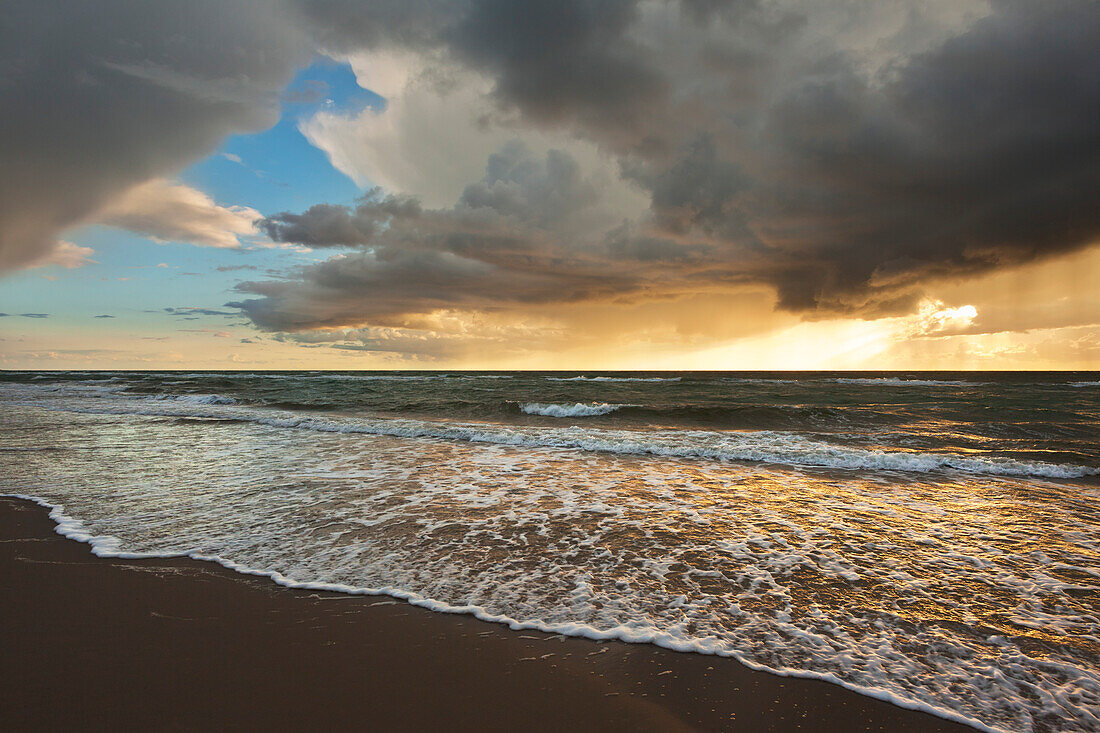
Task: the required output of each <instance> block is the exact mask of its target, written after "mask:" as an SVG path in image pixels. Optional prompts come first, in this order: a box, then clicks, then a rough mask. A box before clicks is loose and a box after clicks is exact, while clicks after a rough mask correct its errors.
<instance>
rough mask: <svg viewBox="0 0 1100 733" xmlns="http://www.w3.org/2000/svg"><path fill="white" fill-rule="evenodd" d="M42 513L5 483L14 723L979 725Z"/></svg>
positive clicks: (6, 642) (3, 611)
mask: <svg viewBox="0 0 1100 733" xmlns="http://www.w3.org/2000/svg"><path fill="white" fill-rule="evenodd" d="M48 512H49V510H48V509H46V508H43V507H41V506H39V505H38V504H37V503H34V502H32V501H31V500H29V499H15V498H0V578H3V579H4V580H3V586H4V587H5V592H4V601H3V603H0V628H2V629H3V630H2V631H0V637H2V638H0V643H2V644H3V646H4V649H5V650H6V651H5V663H4V664H3V665H2V669H3V672H2V676H0V689H2V690H3V692H0V717H2V718H3V719H4V720H5V721H6V727H7V728H8V729H10V730H46V729H61V728H71V727H76V726H79V727H81V728H86V729H95V730H100V729H102V730H106V729H118V728H125V729H130V728H157V729H168V730H193V729H198V728H204V727H209V725H210V724H212V723H216V724H217V726H218V727H221V728H235V729H244V730H254V729H255V730H258V729H261V728H271V727H276V728H287V727H304V726H307V725H308V726H312V727H323V726H325V727H327V726H336V725H355V726H357V727H363V726H371V727H378V728H382V729H387V730H413V729H420V728H424V727H427V726H446V727H448V728H452V729H459V730H473V729H478V730H511V729H516V728H527V729H532V730H561V729H563V728H567V727H573V728H577V729H579V730H606V729H622V730H639V731H641V730H662V731H676V730H730V729H734V730H737V729H743V730H753V731H755V730H772V731H797V730H809V729H811V728H816V729H821V728H823V727H824V728H825V729H833V730H844V731H848V730H871V731H875V730H881V731H938V730H942V731H971V730H973V729H972V728H969V727H967V726H964V725H962V724H960V723H955V722H952V721H949V720H946V719H943V718H940V717H937V716H934V715H932V714H930V713H925V712H920V711H915V710H910V709H906V708H902V707H898V706H896V705H894V704H891V703H888V702H885V701H882V700H878V699H876V698H872V697H868V696H865V695H861V694H859V693H856V692H853V691H850V690H847V689H845V688H843V687H840V686H839V685H836V684H832V683H829V682H824V681H818V680H811V679H801V678H794V677H780V676H777V675H774V674H770V673H767V672H759V671H754V670H751V669H749V668H748V667H745V666H744V665H742V664H741V663H739V662H737V661H736V660H734V659H730V658H723V657H716V656H706V655H701V654H691V653H682V652H676V651H671V650H668V649H664V648H661V647H657V646H655V645H652V644H628V643H625V642H619V641H599V642H597V641H592V640H588V639H583V638H576V637H566V636H561V635H557V634H551V633H543V632H538V631H513V630H511V629H508V628H507V627H504V626H501V625H500V624H493V623H488V622H484V621H480V620H478V619H476V618H474V617H472V616H467V615H461V614H444V613H438V612H435V611H431V610H428V609H424V608H419V607H415V606H413V605H410V604H408V603H405V602H403V601H398V600H394V599H391V598H388V597H386V596H364V595H347V594H342V593H337V592H329V591H316V590H304V589H293V588H285V587H282V586H279V585H277V584H275V583H274V582H272V581H271V580H270V579H268V578H267V577H261V576H253V575H245V574H241V573H238V572H234V571H232V570H229V569H227V568H224V567H222V566H221V565H217V564H215V563H211V562H203V561H199V560H192V559H186V558H180V559H121V558H100V557H96V556H94V555H93V554H92V553H91V551H90V550H91V548H90V546H88V545H86V544H83V543H81V542H78V541H75V540H69V539H67V538H65V537H63V536H61V535H60V534H58V533H57V532H56V531H55V528H56V525H55V523H54V522H53V521H52V520H51V519H50V518H49V516H48Z"/></svg>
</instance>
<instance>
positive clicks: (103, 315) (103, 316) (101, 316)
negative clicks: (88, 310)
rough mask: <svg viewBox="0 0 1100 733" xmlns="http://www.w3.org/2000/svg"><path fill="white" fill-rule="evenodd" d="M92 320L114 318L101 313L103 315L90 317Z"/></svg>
mask: <svg viewBox="0 0 1100 733" xmlns="http://www.w3.org/2000/svg"><path fill="white" fill-rule="evenodd" d="M92 318H114V316H112V315H109V314H107V313H103V314H101V315H98V316H92Z"/></svg>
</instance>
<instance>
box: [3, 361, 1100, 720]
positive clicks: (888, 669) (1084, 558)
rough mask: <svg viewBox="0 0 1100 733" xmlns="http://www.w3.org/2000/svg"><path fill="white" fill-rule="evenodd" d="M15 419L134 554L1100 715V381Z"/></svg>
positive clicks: (349, 385) (12, 407)
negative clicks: (213, 562)
mask: <svg viewBox="0 0 1100 733" xmlns="http://www.w3.org/2000/svg"><path fill="white" fill-rule="evenodd" d="M578 377H584V378H583V379H580V378H578ZM613 406H614V407H613ZM0 411H2V412H0V415H2V422H0V436H2V438H3V445H2V450H0V476H3V477H4V478H3V479H0V480H2V482H3V483H2V484H0V490H3V491H5V492H8V493H16V494H22V495H28V496H34V497H37V498H40V499H42V500H44V501H46V502H49V503H51V504H53V505H56V506H60V507H63V509H61V510H59V512H58V513H57V516H58V518H59V519H61V520H62V521H63V523H64V526H63V529H65V531H67V532H68V533H69V534H71V535H74V536H77V537H78V538H81V539H85V540H88V541H92V542H93V544H94V545H95V546H96V547H97V550H98V551H99V552H101V553H104V554H112V553H120V552H121V553H150V554H190V555H194V556H201V557H206V558H216V559H219V560H221V561H222V562H225V563H226V564H230V565H232V566H234V567H238V568H239V569H248V570H252V571H260V572H265V573H270V574H273V575H275V577H276V579H277V580H280V581H281V582H286V583H289V584H319V585H330V586H338V587H340V588H342V589H344V590H348V591H370V592H385V593H390V594H392V595H396V596H399V597H406V598H410V599H411V600H413V601H414V602H417V603H420V604H422V605H427V606H430V607H433V608H437V609H439V610H452V611H453V610H462V611H466V612H471V613H476V614H478V615H479V616H482V617H484V618H489V619H492V620H498V621H506V622H509V623H512V624H513V625H516V626H529V627H536V628H543V629H547V630H557V631H561V632H565V633H572V634H578V635H585V636H593V637H599V638H608V637H614V638H622V639H625V640H630V641H648V642H653V643H659V644H662V645H664V646H669V647H672V648H677V649H682V650H685V651H699V652H708V653H716V654H722V655H727V656H732V657H736V658H737V659H740V660H742V661H743V662H745V663H747V664H750V665H751V666H757V667H763V668H767V669H771V670H774V671H779V672H783V673H789V674H799V675H803V676H817V677H823V678H826V679H830V680H833V681H836V682H839V683H841V684H844V685H846V686H848V687H852V688H854V689H859V690H861V691H863V692H865V693H868V694H874V695H876V696H879V697H884V698H886V699H891V700H893V701H895V702H897V703H899V704H904V705H907V706H911V707H920V708H923V709H928V710H932V711H935V712H938V713H939V714H941V715H945V716H947V717H952V718H955V719H959V720H965V721H968V722H971V723H972V724H975V725H978V726H980V727H987V728H995V729H1002V730H1036V731H1043V730H1095V729H1097V728H1098V727H1100V504H1098V503H1097V499H1098V498H1100V496H1098V495H1100V483H1098V481H1097V472H1098V468H1100V438H1098V432H1097V424H1098V418H1100V381H1098V380H1097V378H1096V375H1095V374H1071V375H1036V374H1011V375H1005V374H978V375H975V374H965V375H944V374H936V375H919V374H918V375H896V374H890V375H851V374H845V375H831V374H798V375H790V374H707V375H699V374H684V375H667V374H664V375H656V374H654V375H616V374H476V375H454V374H452V375H441V374H416V373H403V374H361V373H360V374H355V373H347V374H320V373H298V374H289V373H282V374H257V375H241V374H218V373H200V374H178V373H161V374H127V373H60V374H59V373H51V374H33V373H3V374H2V375H0ZM62 515H63V516H62Z"/></svg>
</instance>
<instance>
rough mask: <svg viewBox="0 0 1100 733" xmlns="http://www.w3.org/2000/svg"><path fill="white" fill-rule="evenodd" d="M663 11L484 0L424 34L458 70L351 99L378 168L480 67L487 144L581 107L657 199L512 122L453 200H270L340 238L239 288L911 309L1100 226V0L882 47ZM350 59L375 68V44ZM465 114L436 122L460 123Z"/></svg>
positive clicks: (376, 295)
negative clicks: (300, 207)
mask: <svg viewBox="0 0 1100 733" xmlns="http://www.w3.org/2000/svg"><path fill="white" fill-rule="evenodd" d="M845 7H846V6H845V4H844V3H836V4H834V9H836V10H837V11H838V12H839V11H841V10H843V9H844V8H845ZM654 12H655V10H654V7H653V6H651V5H646V4H641V5H638V4H634V3H612V4H607V3H585V2H570V3H565V4H564V5H562V4H543V3H531V4H523V5H522V6H519V5H515V4H511V3H493V2H485V3H479V4H477V5H476V7H474V8H473V9H472V10H471V11H470V12H469V13H468V14H467V15H465V16H463V17H462V18H461V19H460V20H459V21H456V25H454V26H453V27H451V28H450V29H449V30H447V31H446V32H445V33H442V35H441V37H440V38H438V39H433V41H434V43H435V45H432V46H430V47H427V48H419V50H420V52H421V53H422V54H437V56H433V57H432V58H436V59H438V58H444V59H446V63H447V64H450V66H445V67H443V68H444V69H445V70H446V69H451V71H450V72H449V74H450V75H449V76H447V78H448V80H449V85H447V84H444V85H443V87H442V91H438V89H439V88H440V84H441V82H440V81H439V79H438V77H439V76H440V75H441V74H443V75H445V76H446V74H445V73H444V72H443V71H440V70H439V68H434V70H433V71H431V73H429V72H426V71H424V68H426V67H425V66H424V64H426V63H427V62H420V63H421V65H420V67H416V65H415V63H414V65H413V68H412V70H411V71H410V72H409V78H408V79H406V80H405V81H404V85H403V86H400V85H399V89H398V91H396V92H394V102H393V109H392V110H388V111H387V112H383V113H381V114H379V113H376V112H373V111H369V112H365V113H363V114H362V115H361V116H360V117H359V118H358V120H356V119H353V118H347V119H344V120H343V122H342V124H343V125H344V128H345V132H348V133H349V134H350V132H354V131H355V127H356V126H357V125H358V126H359V127H360V128H363V129H367V130H369V131H370V135H368V136H366V137H364V136H363V135H362V134H360V135H359V137H358V138H357V140H358V143H359V144H360V146H364V145H365V146H366V147H365V148H363V149H365V150H366V151H367V152H366V153H363V157H365V158H371V159H372V160H373V161H374V164H375V165H374V167H373V168H372V169H371V173H372V175H374V176H375V177H383V178H386V179H392V182H391V185H392V183H398V184H399V183H400V181H401V180H403V178H402V176H403V173H402V171H401V170H399V168H398V167H397V166H390V168H389V169H387V168H385V166H382V167H381V168H379V167H378V160H380V159H384V157H383V158H378V157H373V158H372V154H371V151H372V150H373V149H374V147H377V149H378V150H379V155H382V153H381V151H382V149H383V148H384V146H385V143H386V142H389V141H392V142H395V143H396V144H397V145H395V147H398V146H403V148H405V149H409V150H410V151H412V152H413V153H415V149H416V145H417V143H416V141H415V140H409V139H408V138H407V137H393V138H392V140H391V139H390V138H386V137H385V135H382V136H381V137H379V135H380V134H381V133H380V132H379V129H380V128H385V127H386V126H387V125H388V126H389V127H390V128H395V129H396V128H404V129H422V130H423V126H424V124H425V121H424V119H421V118H418V117H417V116H416V112H415V108H416V107H417V105H420V106H421V107H423V106H424V104H423V103H422V102H417V100H418V99H421V98H424V97H431V96H432V95H435V96H437V97H439V98H440V99H442V100H444V101H446V100H447V99H462V98H463V95H464V92H462V89H463V88H466V87H470V85H474V86H476V85H477V84H481V85H483V88H484V89H485V90H487V91H486V93H485V94H483V95H482V96H481V97H478V96H477V95H469V94H467V95H466V96H468V97H471V98H473V99H475V100H479V101H477V102H474V103H465V102H464V103H463V104H466V107H462V108H456V109H457V110H458V111H459V112H461V113H463V114H465V115H467V116H472V115H473V114H474V113H476V112H480V113H481V114H482V115H483V117H482V118H480V119H479V120H478V123H477V125H478V126H472V127H471V129H473V128H474V127H477V129H478V130H480V132H474V133H471V139H472V140H474V141H475V146H476V144H480V141H483V140H484V139H485V133H484V129H485V127H486V126H488V127H489V128H490V129H492V128H493V126H494V125H496V126H497V129H498V130H499V132H497V135H498V136H499V135H503V134H513V135H515V136H516V137H519V138H523V137H524V136H525V135H526V136H527V137H531V136H534V135H541V136H542V138H538V139H541V140H545V139H546V136H547V135H548V134H549V135H552V134H556V133H560V132H561V131H563V130H564V131H567V132H568V134H569V135H572V136H573V137H575V138H581V139H583V140H588V141H592V142H594V143H595V144H596V145H598V146H599V150H600V151H601V154H602V155H603V159H604V160H605V161H607V162H608V164H609V166H610V167H611V168H612V169H613V173H614V174H615V176H614V177H615V178H616V179H617V180H615V181H613V182H612V186H611V188H614V187H624V186H627V187H631V188H632V189H633V190H634V191H636V192H638V193H639V194H640V195H642V196H644V198H645V200H646V203H647V206H646V207H645V209H644V210H643V211H641V212H629V216H627V215H624V216H620V217H618V218H617V217H616V216H615V214H616V209H615V205H614V204H615V202H613V201H608V200H606V199H607V198H608V197H607V195H606V194H607V191H608V186H607V185H601V184H599V183H596V182H594V181H593V180H589V179H586V177H585V176H586V172H585V169H586V168H587V169H592V166H591V165H585V164H582V163H584V161H579V159H578V156H577V155H575V154H572V153H571V152H570V145H571V143H569V142H568V141H567V142H566V143H565V144H564V145H563V146H562V148H560V149H556V150H553V149H552V150H551V151H550V152H549V153H548V154H543V153H542V152H541V151H539V152H531V151H525V150H524V149H523V148H522V146H519V145H517V144H515V143H506V144H504V145H503V146H502V147H501V148H500V149H499V150H498V151H497V152H496V153H494V154H493V155H491V156H489V159H488V162H487V164H485V169H484V173H483V174H482V176H481V177H480V178H471V179H468V183H467V184H466V185H465V187H463V188H461V190H460V193H459V195H458V197H457V202H455V203H454V204H453V205H451V206H443V207H435V208H430V207H428V206H426V205H423V204H421V202H420V201H419V200H418V199H417V197H416V195H415V194H416V193H417V192H416V191H415V190H414V189H410V190H408V191H406V192H405V193H403V194H401V195H389V196H386V195H384V194H382V193H380V192H374V193H372V194H371V195H369V196H368V197H366V198H365V199H364V200H363V201H362V202H360V204H359V205H358V206H355V207H343V206H335V205H330V204H318V205H316V206H313V207H311V208H309V209H307V210H305V211H303V212H300V213H291V212H285V213H282V214H278V215H275V216H272V217H269V218H268V219H266V220H265V221H264V222H262V227H263V228H264V230H265V231H266V232H267V233H268V234H269V236H271V237H272V238H273V239H275V240H276V241H285V242H294V243H300V244H307V245H309V246H312V247H326V246H333V247H347V248H350V251H342V252H341V253H340V254H339V255H337V256H335V257H333V258H331V259H329V260H327V261H325V262H322V263H319V264H317V265H315V266H313V267H308V268H305V269H303V270H302V271H301V272H299V273H298V275H297V277H294V278H291V279H289V280H283V281H279V282H249V283H245V284H243V285H242V286H241V290H242V291H244V292H245V293H247V294H252V295H258V296H260V297H259V298H246V299H244V300H243V301H242V305H243V307H244V309H245V311H246V312H247V313H248V315H249V316H251V317H252V319H253V320H254V321H255V322H256V323H257V324H258V325H260V326H261V327H263V328H268V329H273V330H292V331H297V330H308V329H316V328H332V327H345V326H360V325H364V324H374V325H382V326H385V325H393V324H399V323H401V322H402V318H403V317H410V316H414V315H416V314H425V313H431V312H433V311H437V310H441V309H460V310H471V311H488V312H496V311H502V310H504V311H507V310H509V309H511V310H514V311H517V312H523V311H527V310H530V309H531V308H532V307H535V306H539V305H553V304H572V303H596V302H623V303H636V302H642V301H646V300H649V299H653V298H671V297H685V296H688V295H691V294H698V293H706V292H715V291H721V290H724V289H726V290H728V289H736V288H738V287H745V286H752V285H759V284H765V285H768V286H770V287H771V288H773V289H774V292H775V293H776V301H777V305H778V307H779V308H781V309H785V310H788V311H791V312H796V313H801V314H803V315H804V316H809V317H813V318H823V317H831V316H834V315H838V314H841V315H856V316H859V317H864V318H874V317H882V316H888V315H896V314H899V313H904V312H912V311H914V309H915V308H916V306H917V304H918V303H919V302H920V301H921V300H922V298H923V297H924V294H925V291H926V290H927V287H928V285H929V284H930V283H936V282H943V281H951V280H957V279H962V278H971V277H975V276H978V275H981V274H983V273H987V272H990V271H995V270H998V269H1002V268H1007V267H1013V266H1017V265H1020V264H1024V263H1028V262H1032V261H1036V260H1041V259H1045V258H1048V257H1051V256H1055V255H1059V254H1065V253H1068V252H1073V251H1076V250H1079V249H1082V248H1085V247H1087V246H1089V245H1091V244H1093V243H1095V242H1097V241H1098V240H1100V206H1098V205H1097V203H1098V202H1097V199H1096V193H1095V192H1096V191H1097V190H1100V126H1097V125H1096V124H1094V123H1095V111H1096V110H1097V109H1100V52H1098V51H1097V50H1096V49H1097V48H1100V9H1098V8H1097V6H1096V5H1095V4H1093V3H1072V2H1071V3H1058V4H1036V3H1016V2H1000V3H994V5H993V8H992V11H991V12H987V13H986V14H985V15H984V16H982V17H979V18H978V19H976V20H965V21H964V22H961V23H958V24H956V25H955V26H953V27H950V28H947V29H944V28H939V29H937V30H935V31H934V32H933V31H930V32H928V33H926V34H925V37H924V38H923V39H921V38H918V37H919V36H920V33H919V29H917V28H914V27H910V25H906V24H905V23H902V25H900V26H899V27H897V28H895V29H893V30H892V31H891V33H890V34H889V35H888V37H886V38H885V39H884V44H879V47H881V46H883V45H886V46H887V47H889V46H890V45H893V46H895V47H896V52H895V53H894V54H893V55H887V56H885V57H876V56H874V54H872V52H870V51H866V50H860V49H855V50H853V49H852V48H835V47H834V48H827V49H825V50H822V47H821V43H819V42H817V41H820V39H821V37H822V35H823V34H824V33H825V32H826V31H827V30H828V29H827V28H822V27H821V26H822V24H824V23H826V20H823V19H821V18H820V17H816V16H814V17H808V16H804V15H801V14H800V13H798V12H796V11H795V10H794V9H791V8H785V7H784V5H783V4H781V3H779V4H777V3H740V4H734V5H730V6H724V5H718V6H716V7H715V9H714V10H713V11H709V10H707V9H706V8H702V7H699V6H696V5H694V4H691V3H686V4H683V5H682V7H680V8H679V9H678V10H677V11H675V12H676V13H677V15H676V21H677V22H676V24H675V26H671V25H669V22H668V21H669V17H668V15H667V13H666V15H664V16H660V17H655V16H654V15H653V14H654ZM668 12H672V11H668ZM819 15H820V13H819ZM815 23H816V25H815ZM911 25H914V26H915V25H919V23H918V22H917V21H916V20H913V21H912V22H911ZM549 28H552V29H553V32H552V33H551V32H549V31H548V30H547V29H549ZM662 29H663V31H664V33H663V35H662V34H661V33H659V31H661V30H662ZM670 33H671V34H672V36H673V37H672V39H671V41H670V36H669V34H670ZM907 44H908V46H907ZM440 48H442V49H443V51H440V50H439V49H440ZM417 49H418V47H414V49H413V50H414V51H416V50H417ZM440 53H443V54H444V55H443V56H438V54H440ZM875 53H880V54H881V52H880V51H878V50H876V51H875ZM392 59H393V55H392V54H390V55H387V56H385V57H384V58H383V59H382V60H383V61H386V62H387V63H388V64H390V65H392V63H393V61H392ZM410 63H412V62H410ZM358 65H359V66H361V67H363V68H364V73H363V74H362V76H363V77H364V78H366V79H368V80H369V78H370V73H369V71H370V58H369V56H367V57H366V58H362V59H359V61H358ZM386 68H387V69H388V68H389V66H387V67H386ZM388 76H389V77H392V76H393V74H392V72H390V73H389V74H388ZM471 79H472V80H473V81H470V80H471ZM391 84H392V82H391ZM463 85H466V87H464V86H463ZM478 105H480V107H479V106H478ZM410 110H411V111H410ZM435 111H438V110H435ZM391 113H392V114H394V115H399V116H397V117H391V118H386V115H387V114H391ZM400 115H404V117H401V116H400ZM457 117H458V119H455V118H454V116H452V117H447V118H446V119H445V120H444V121H443V122H441V123H440V127H441V128H442V127H444V126H446V127H448V128H450V130H449V131H448V133H447V134H449V135H454V134H455V133H454V131H453V130H454V128H455V127H456V126H458V127H460V126H461V125H462V124H463V122H462V119H461V117H462V115H461V114H460V115H457ZM404 123H408V124H404ZM326 125H327V126H323V127H321V128H314V129H313V130H312V132H313V133H314V134H315V135H316V136H317V137H318V139H320V141H321V143H322V144H324V142H325V141H324V139H323V138H324V134H325V132H326V131H327V132H328V133H330V136H329V139H328V144H329V145H330V146H332V148H333V150H337V148H338V146H339V144H340V140H339V139H338V137H339V136H338V135H337V134H336V133H335V132H333V131H334V130H337V129H338V126H337V124H336V122H334V121H331V120H330V121H329V122H328V123H326ZM423 132H424V133H425V134H426V133H427V132H429V130H423ZM390 134H391V136H394V135H399V134H400V132H399V131H394V132H392V133H390ZM425 144H427V145H429V146H430V142H428V143H425ZM372 146H374V147H372ZM337 152H339V151H338V150H337ZM337 158H338V156H337V155H335V154H334V160H336V159H337ZM346 164H347V165H354V163H346ZM388 171H392V173H393V175H387V172H388ZM404 180H409V181H413V182H415V181H417V180H418V179H417V178H416V176H404ZM582 222H587V224H588V225H587V226H584V225H582ZM594 224H595V226H594Z"/></svg>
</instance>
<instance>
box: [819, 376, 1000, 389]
mask: <svg viewBox="0 0 1100 733" xmlns="http://www.w3.org/2000/svg"><path fill="white" fill-rule="evenodd" d="M832 381H834V382H836V383H837V384H866V385H871V386H879V387H978V386H981V385H983V384H988V382H967V381H964V380H944V379H898V378H897V377H876V378H866V379H863V378H856V377H853V378H842V379H834V380H832Z"/></svg>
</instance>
